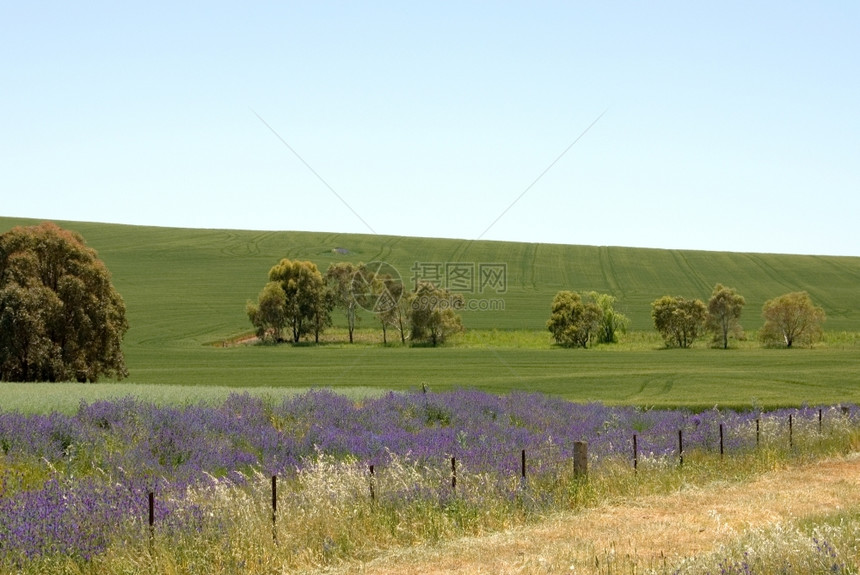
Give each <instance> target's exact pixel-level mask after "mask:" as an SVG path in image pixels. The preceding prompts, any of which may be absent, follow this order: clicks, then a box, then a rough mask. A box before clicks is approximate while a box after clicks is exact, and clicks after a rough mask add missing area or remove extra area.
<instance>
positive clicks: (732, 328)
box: [706, 284, 746, 349]
mask: <svg viewBox="0 0 860 575" xmlns="http://www.w3.org/2000/svg"><path fill="white" fill-rule="evenodd" d="M744 304H746V300H744V296H742V295H740V294H739V293H738V292H737V291H736V290H735V289H734V288H729V287H726V286H724V285H723V284H717V285H716V286H714V291H713V293H712V294H711V299H709V300H708V319H707V321H706V328H707V329H708V331H710V332H712V333H713V334H714V343H719V344H720V345H722V347H723V349H728V347H729V336H734V337H735V338H738V339H740V338H742V337H743V334H744V330H743V328H742V327H741V324H740V317H741V311H743V309H744Z"/></svg>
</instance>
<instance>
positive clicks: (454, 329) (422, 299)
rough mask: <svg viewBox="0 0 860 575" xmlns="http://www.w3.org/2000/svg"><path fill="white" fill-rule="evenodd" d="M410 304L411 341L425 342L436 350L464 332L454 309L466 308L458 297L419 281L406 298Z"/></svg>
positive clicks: (461, 322) (462, 300) (463, 301)
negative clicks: (452, 337) (456, 334)
mask: <svg viewBox="0 0 860 575" xmlns="http://www.w3.org/2000/svg"><path fill="white" fill-rule="evenodd" d="M409 304H410V305H409V307H408V308H407V309H408V312H407V313H408V317H409V323H410V325H411V338H412V341H425V342H429V343H431V344H432V345H433V347H436V345H437V344H439V343H444V342H445V340H446V339H447V338H448V337H449V336H451V335H453V334H455V333H459V332H462V331H463V330H464V328H463V320H462V319H461V318H460V316H459V314H457V310H459V309H463V307H464V305H465V300H464V299H463V296H462V295H461V294H458V293H453V292H450V291H449V290H447V289H444V288H440V287H437V286H435V285H433V284H432V283H429V282H419V284H418V288H417V289H416V290H415V292H413V293H412V294H411V295H410V297H409Z"/></svg>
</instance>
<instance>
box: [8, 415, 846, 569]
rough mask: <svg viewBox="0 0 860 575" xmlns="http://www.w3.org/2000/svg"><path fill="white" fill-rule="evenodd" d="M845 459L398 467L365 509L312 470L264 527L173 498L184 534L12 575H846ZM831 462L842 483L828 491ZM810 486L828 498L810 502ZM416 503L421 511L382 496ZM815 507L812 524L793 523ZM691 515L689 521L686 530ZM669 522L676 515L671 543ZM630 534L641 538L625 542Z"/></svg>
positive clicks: (248, 495) (260, 510)
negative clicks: (453, 481)
mask: <svg viewBox="0 0 860 575" xmlns="http://www.w3.org/2000/svg"><path fill="white" fill-rule="evenodd" d="M858 447H860V434H858V433H857V432H856V431H854V432H850V433H847V434H839V436H838V437H837V436H834V435H826V436H819V437H816V438H814V440H813V441H807V442H805V443H804V444H803V445H798V446H795V448H794V449H792V450H788V449H780V448H778V447H775V446H766V447H763V448H762V449H760V450H758V451H753V452H748V453H744V454H739V455H736V456H732V457H729V458H725V459H723V458H720V457H719V456H718V455H716V454H711V453H703V452H691V453H689V454H688V456H687V457H686V458H685V461H684V464H683V466H679V465H677V463H676V462H674V461H669V460H650V461H643V462H642V464H641V466H640V468H639V469H638V471H637V472H634V471H633V470H632V469H631V467H630V465H629V462H625V461H606V462H600V464H599V465H595V466H594V468H593V469H592V470H591V473H590V475H589V477H588V479H587V480H583V479H581V478H577V477H575V476H574V475H573V474H572V470H570V469H562V470H561V471H560V472H559V473H558V475H557V476H556V477H553V478H546V479H543V480H537V481H527V482H525V483H521V482H520V480H518V479H517V478H511V479H510V480H509V481H502V482H499V481H497V480H493V479H492V478H488V477H484V476H481V475H474V474H469V473H468V472H467V471H466V470H464V471H463V472H462V473H461V474H459V475H458V478H459V479H460V481H459V482H458V484H457V489H456V491H455V490H451V489H447V490H446V489H444V488H443V486H444V485H445V483H446V481H448V480H449V479H448V478H447V477H446V476H445V474H444V473H443V472H438V471H437V472H433V471H432V470H427V469H422V468H419V467H415V466H414V465H411V464H409V462H408V461H406V460H399V462H395V463H394V464H393V465H391V466H390V467H388V468H387V469H386V470H385V471H384V472H382V473H379V474H377V475H375V476H374V483H373V485H374V493H375V498H374V499H371V497H370V490H369V487H370V478H369V476H368V474H367V470H366V469H364V468H363V467H362V466H359V465H356V464H355V463H353V462H350V461H336V460H334V459H332V458H330V457H324V456H321V457H320V458H319V459H318V460H317V462H316V463H315V464H314V465H312V466H310V467H308V468H307V469H306V470H304V471H303V472H301V473H300V474H299V475H298V476H297V477H295V478H294V479H293V480H291V481H290V482H289V483H285V484H284V485H283V486H282V490H281V491H280V493H281V494H282V495H281V496H280V498H279V500H278V514H277V516H276V518H275V523H274V525H273V522H272V514H271V506H270V491H269V483H268V478H266V477H257V478H256V479H255V480H253V481H251V482H250V484H249V485H247V486H246V487H242V488H237V487H228V486H226V485H225V484H219V485H218V486H216V487H214V488H207V489H200V490H196V491H193V492H189V493H188V494H187V498H188V501H189V502H191V503H193V502H195V501H204V500H205V501H206V503H207V509H210V510H211V512H210V515H209V516H206V517H202V518H201V520H200V523H199V529H198V530H197V531H194V532H185V531H183V532H178V533H177V532H171V531H170V527H169V526H161V525H156V527H155V530H154V531H153V532H152V534H151V535H150V534H149V532H148V529H147V527H146V525H145V522H144V520H143V519H142V518H141V519H140V520H139V521H138V524H137V525H138V528H137V530H132V531H125V532H124V535H123V536H121V537H118V538H117V539H116V540H115V542H114V543H113V544H112V545H111V546H110V547H109V548H108V550H107V552H106V553H104V554H102V555H99V556H97V557H95V558H93V559H92V560H90V561H82V560H80V559H76V558H73V557H57V556H54V557H51V558H48V559H44V560H39V561H33V562H29V563H27V562H25V563H22V564H20V565H19V566H18V567H19V569H17V571H18V572H21V573H83V574H90V573H117V574H119V573H127V574H136V573H191V572H194V573H212V574H217V573H240V572H241V573H250V574H268V573H283V572H300V573H304V572H307V573H317V572H333V571H336V572H345V573H353V572H367V573H426V572H437V573H442V572H453V571H456V572H461V573H481V572H487V567H488V566H490V570H491V571H495V572H502V571H504V570H511V571H513V570H518V571H519V572H525V573H549V572H558V571H565V572H577V573H601V574H602V573H607V574H608V573H619V572H635V573H678V572H682V573H719V572H723V573H752V572H755V573H776V572H779V573H791V574H793V573H798V574H799V573H817V572H834V573H853V572H856V570H857V568H858V566H860V556H858V554H857V548H856V541H857V539H856V537H857V534H858V532H860V529H858V527H860V488H858V485H857V483H856V481H854V480H853V479H851V478H852V477H853V475H856V472H857V471H858V468H860V462H858V461H857V460H856V459H854V460H851V461H848V460H844V459H842V457H844V454H846V453H849V452H852V451H855V450H856V449H857V448H858ZM841 462H848V464H849V468H848V473H849V475H847V476H846V477H847V478H848V480H850V481H851V483H847V484H840V483H839V480H840V479H841V478H839V477H835V478H834V476H835V474H836V473H835V470H837V469H842V467H841ZM819 466H822V467H821V469H822V472H821V473H822V474H823V475H816V469H817V468H818V467H819ZM795 474H799V477H798V478H797V480H793V481H792V478H793V477H794V475H795ZM818 477H823V478H827V479H828V481H829V483H828V484H827V485H825V486H823V487H822V488H821V489H819V490H816V485H815V481H816V479H817V478H818ZM780 487H782V488H784V489H785V490H786V492H787V497H783V498H782V499H785V500H787V501H788V504H789V507H788V508H787V509H788V512H789V513H790V514H795V517H794V518H793V519H788V520H787V521H784V522H783V521H779V520H774V519H773V517H771V518H770V519H769V520H767V521H763V520H761V517H762V515H763V514H764V515H768V516H770V515H773V514H777V515H779V514H780V513H786V511H785V510H784V509H782V508H779V509H777V506H776V505H775V500H777V499H780V497H779V496H778V492H779V489H780ZM423 489H427V490H430V491H432V492H434V493H436V494H437V495H436V497H434V498H426V497H415V498H413V499H411V500H410V499H409V498H406V499H404V498H402V496H400V495H398V496H397V497H393V498H392V497H388V496H387V495H386V494H393V493H399V494H402V493H405V492H409V491H410V490H417V491H421V490H423ZM834 494H839V497H840V498H841V499H840V501H839V503H838V504H837V505H836V507H841V510H835V508H834V504H833V498H834V497H835V496H836V495H834ZM807 499H808V501H807ZM795 504H797V505H802V506H801V507H791V505H795ZM733 506H734V507H733ZM815 506H819V507H818V509H819V510H820V509H824V510H826V511H824V512H818V513H809V512H808V509H809V508H810V507H813V508H814V507H815ZM694 507H697V508H699V509H700V510H701V511H702V512H701V513H699V514H698V515H689V514H690V513H692V510H693V508H694ZM738 507H741V509H738ZM669 508H675V509H678V510H680V511H678V513H681V514H686V515H683V516H682V517H679V518H678V521H679V522H680V523H678V526H677V527H673V525H675V523H673V520H672V518H671V517H669V515H668V514H669V513H670V512H669V511H667V509H669ZM710 509H714V510H715V511H713V512H711V511H708V510H710ZM756 517H758V519H756ZM576 525H580V527H576ZM634 525H638V526H640V527H643V526H644V527H645V528H644V529H642V530H641V531H637V532H635V533H634V530H633V526H634ZM580 528H582V529H587V530H590V533H589V532H588V531H582V532H580V531H576V530H575V529H580ZM571 530H573V531H571ZM706 531H707V532H706ZM603 532H606V533H607V534H609V535H608V536H607V538H606V539H601V538H600V534H601V533H603ZM628 538H629V539H628ZM637 541H638V543H636V542H637ZM631 542H633V545H632V546H631ZM702 542H705V543H704V544H703V543H702ZM744 565H747V566H751V568H749V567H745V566H744ZM834 566H835V567H836V568H835V569H832V568H833V567H834ZM7 567H9V566H7ZM500 570H502V571H500Z"/></svg>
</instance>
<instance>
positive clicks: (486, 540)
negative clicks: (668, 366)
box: [326, 454, 860, 575]
mask: <svg viewBox="0 0 860 575" xmlns="http://www.w3.org/2000/svg"><path fill="white" fill-rule="evenodd" d="M858 508H860V454H854V455H852V456H849V457H845V458H841V459H832V460H826V461H821V462H817V463H811V464H806V465H802V466H799V467H793V468H785V469H779V470H775V471H771V472H768V473H765V474H762V475H760V476H757V477H754V478H752V479H750V480H748V481H744V482H739V483H727V482H715V483H712V484H710V485H705V486H701V487H688V488H683V489H681V490H679V491H676V492H673V493H670V494H666V495H648V496H642V497H634V498H629V499H625V500H623V501H621V502H614V503H607V504H604V505H601V506H598V507H595V508H591V509H586V510H585V511H582V512H579V513H574V512H564V513H559V514H557V515H554V516H551V517H549V518H547V519H545V520H543V521H540V522H539V523H536V524H532V525H527V526H524V527H517V528H514V529H511V530H508V531H505V532H501V533H494V534H490V535H486V536H482V537H465V538H461V539H457V540H454V541H446V542H443V543H440V544H437V545H425V546H416V547H410V548H405V549H397V550H392V551H388V552H384V553H383V554H382V555H381V556H380V557H378V558H376V559H373V560H371V561H368V562H350V563H348V564H345V565H342V566H339V567H338V568H336V569H333V570H332V569H329V570H327V571H326V572H328V573H362V574H367V575H369V574H375V575H383V574H384V575H389V574H394V573H397V574H398V575H409V574H415V575H417V574H422V575H424V574H441V573H456V574H462V575H472V574H475V575H476V574H479V573H480V574H484V573H557V572H566V573H573V572H582V571H581V570H582V569H583V568H582V566H583V565H589V564H590V565H593V564H594V560H595V557H600V556H603V557H606V556H607V555H608V554H610V553H611V554H613V555H614V556H618V557H625V556H626V557H630V558H633V559H634V560H635V561H638V562H639V564H640V565H644V566H647V565H649V564H651V565H653V564H662V563H664V562H669V564H671V563H672V562H673V561H678V560H680V559H682V558H684V557H691V556H695V555H702V554H707V553H709V552H713V551H716V550H717V549H718V548H719V547H720V546H721V545H728V544H731V543H732V542H733V541H735V540H737V539H738V538H739V537H740V536H742V535H743V534H744V533H745V532H747V531H749V530H755V529H767V528H770V527H775V526H776V525H778V524H784V523H787V522H791V521H795V520H799V519H802V518H804V517H813V516H821V515H823V514H827V513H836V512H840V511H846V510H857V509H858ZM613 572H614V571H613ZM637 572H638V570H637Z"/></svg>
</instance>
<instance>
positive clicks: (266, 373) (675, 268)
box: [0, 218, 860, 405]
mask: <svg viewBox="0 0 860 575" xmlns="http://www.w3.org/2000/svg"><path fill="white" fill-rule="evenodd" d="M33 223H36V222H35V221H33V220H16V219H10V218H0V232H3V231H6V230H8V229H10V228H11V227H13V226H14V225H22V224H23V225H30V224H33ZM58 223H59V224H60V225H61V226H63V227H67V228H70V229H74V230H77V231H79V232H80V233H81V234H83V236H84V237H85V238H86V240H87V242H88V243H89V244H90V245H91V246H92V247H94V248H95V249H96V250H98V252H99V255H100V256H101V257H102V258H103V259H104V260H105V262H106V263H107V265H108V267H109V268H110V270H111V272H112V274H113V278H114V283H115V285H116V287H117V289H118V290H119V291H120V293H122V294H123V297H124V298H125V300H126V304H127V306H128V316H129V321H130V324H131V326H132V327H131V329H130V330H129V333H128V335H127V338H126V347H125V349H126V355H127V359H128V363H129V368H130V370H131V372H132V379H133V381H137V382H142V383H171V384H218V385H234V386H236V385H239V386H241V385H247V386H257V385H299V386H303V385H344V384H356V385H361V386H369V387H415V386H418V385H420V383H422V382H427V383H429V384H431V385H436V386H451V385H478V384H480V385H481V386H482V387H486V388H489V389H492V390H498V391H505V390H508V389H511V388H512V387H521V388H530V389H541V390H544V391H549V392H553V393H560V394H563V395H567V396H570V397H577V398H580V399H589V398H592V399H604V400H607V401H613V402H635V403H653V404H669V403H675V404H677V403H691V402H692V403H696V404H700V405H702V404H711V405H713V403H717V402H720V403H725V402H729V403H731V402H735V403H747V404H748V403H749V402H750V401H751V400H752V399H753V398H757V399H758V400H762V401H764V402H765V403H771V402H773V401H777V402H778V400H777V399H776V398H777V397H780V396H781V397H783V398H784V400H788V401H797V400H801V401H802V400H809V401H832V400H834V398H835V400H839V399H840V398H842V399H844V398H849V399H851V400H852V401H860V393H858V392H854V391H849V389H853V387H856V384H857V381H856V379H857V376H856V373H858V371H860V369H858V367H860V365H858V360H857V357H858V353H857V348H856V347H854V346H850V348H849V350H847V351H840V350H815V351H814V353H807V352H804V351H803V350H798V353H793V352H792V354H791V355H788V354H784V353H781V352H779V351H773V350H758V349H749V350H736V351H735V352H730V353H733V355H726V354H722V355H721V354H720V353H719V352H712V351H711V350H704V349H702V350H693V352H692V353H686V354H685V353H684V352H680V353H679V352H672V351H661V352H655V351H652V350H640V351H630V352H625V353H623V354H616V353H601V352H597V351H595V352H585V353H581V352H569V351H566V350H557V349H550V348H547V349H530V350H516V349H509V348H499V349H496V348H489V349H446V350H399V349H384V348H377V347H371V348H368V347H363V348H361V347H360V348H356V349H342V348H340V347H339V346H329V347H326V348H324V349H322V350H320V349H302V348H297V349H295V348H278V349H261V348H253V349H248V348H233V349H218V348H214V347H211V346H206V345H204V344H206V343H210V342H213V341H218V340H222V339H225V338H229V337H233V336H236V335H239V334H241V333H243V332H247V331H248V329H249V324H248V321H247V318H246V316H245V313H244V304H245V302H246V301H247V300H248V299H253V298H255V297H256V295H257V293H258V292H259V290H260V288H261V287H262V285H263V284H264V283H265V280H266V273H267V271H268V269H269V267H271V266H272V265H273V264H274V263H275V262H276V261H277V260H278V259H280V258H282V257H288V258H299V259H310V260H312V261H314V262H315V263H316V264H317V265H318V266H319V267H320V268H321V269H323V270H324V269H325V268H326V267H327V266H328V265H329V264H330V263H332V262H335V261H342V260H350V261H354V262H359V261H364V262H368V261H374V260H383V261H386V262H388V263H390V264H392V265H394V266H395V267H396V268H397V269H398V270H400V272H401V275H402V276H403V279H404V282H406V283H407V284H408V283H409V282H410V279H411V272H410V269H411V267H412V264H413V263H414V262H416V261H420V262H431V261H434V262H446V261H448V262H474V263H476V264H479V263H482V262H488V263H495V262H504V263H506V264H507V284H508V289H507V292H506V293H505V294H503V295H498V294H495V293H489V294H485V295H487V296H489V297H503V298H504V302H505V310H504V311H502V312H471V313H467V314H464V322H465V324H466V326H467V327H470V328H486V329H489V328H497V329H503V330H505V329H534V330H542V329H544V323H545V321H546V318H547V316H548V310H549V304H550V301H551V299H552V296H553V295H554V294H555V293H556V292H557V291H558V290H560V289H574V290H591V289H594V290H597V291H603V292H610V293H612V294H614V295H616V296H617V297H618V299H619V307H620V308H621V309H622V310H623V311H624V312H625V313H626V314H627V315H628V316H629V317H630V318H631V319H632V322H633V326H632V327H633V329H637V330H649V329H651V323H650V318H649V313H650V307H649V304H650V302H651V301H653V300H654V299H656V298H657V297H659V296H661V295H664V294H679V295H684V296H688V297H699V298H703V299H705V298H707V297H708V296H709V294H710V291H711V288H712V287H713V285H714V284H715V283H717V282H722V283H724V284H726V285H729V286H732V287H735V288H737V289H738V291H739V292H740V293H741V294H743V295H744V296H745V297H746V299H747V308H746V314H745V315H746V317H745V319H744V323H745V325H746V326H747V328H748V329H755V328H756V327H758V325H759V324H760V320H759V313H758V310H760V309H761V305H762V303H763V302H764V301H765V300H766V299H769V298H771V297H774V296H776V295H779V294H781V293H785V292H788V291H795V290H800V289H805V290H807V291H808V292H809V293H810V294H811V296H812V298H813V300H814V301H815V302H816V303H819V304H820V305H822V306H823V307H824V308H825V310H826V311H827V315H828V323H827V326H826V327H827V329H829V330H851V331H860V290H857V286H858V285H860V258H849V257H831V256H797V255H774V254H740V253H722V252H698V251H679V250H654V249H635V248H622V247H592V246H564V245H548V244H525V243H507V242H488V241H480V242H471V241H465V240H447V239H425V238H407V237H392V236H371V235H351V234H335V233H306V232H250V231H223V230H189V229H170V228H151V227H133V226H119V225H107V224H90V223H79V222H74V223H70V222H58ZM334 248H345V249H347V250H349V255H341V254H337V253H334V252H333V251H332V250H333V249H334ZM365 325H367V326H370V325H372V323H371V322H370V321H367V322H366V323H365ZM812 381H815V385H814V386H813V384H812V383H810V382H812ZM608 383H611V384H612V385H611V386H608V385H607V384H608ZM783 385H786V386H788V388H783V387H781V386H783ZM797 385H799V386H802V387H803V388H804V389H803V390H801V391H802V392H801V393H795V392H796V391H797V390H795V391H792V392H789V391H788V390H789V389H790V388H792V386H797ZM809 386H812V387H816V386H824V387H821V388H819V389H807V388H808V387H809ZM730 391H734V393H729V395H727V392H730ZM786 394H788V395H786ZM789 398H791V399H789Z"/></svg>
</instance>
